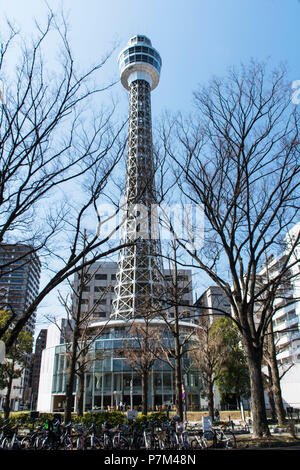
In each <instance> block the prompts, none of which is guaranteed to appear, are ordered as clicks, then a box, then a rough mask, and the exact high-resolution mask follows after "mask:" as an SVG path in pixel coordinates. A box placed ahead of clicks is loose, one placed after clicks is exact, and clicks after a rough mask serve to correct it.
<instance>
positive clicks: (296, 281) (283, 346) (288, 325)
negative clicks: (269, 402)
mask: <svg viewBox="0 0 300 470" xmlns="http://www.w3.org/2000/svg"><path fill="white" fill-rule="evenodd" d="M299 230H300V222H298V223H297V224H296V225H295V226H294V227H293V228H292V229H291V230H290V231H289V232H288V233H287V235H286V238H285V242H286V245H287V250H286V251H283V252H282V253H281V254H280V255H279V256H271V257H269V260H268V264H267V266H266V267H264V268H263V269H262V270H261V272H260V275H261V277H262V278H263V277H264V276H265V275H266V271H267V272H268V276H274V277H275V276H276V274H277V273H278V270H279V269H280V267H281V265H282V262H284V261H285V259H286V256H287V252H289V251H290V244H291V243H293V242H294V240H296V237H297V236H298V234H299ZM289 264H291V265H292V266H291V268H290V272H289V274H288V279H287V282H285V283H284V284H283V285H282V286H281V289H280V295H278V297H277V299H275V302H274V307H275V308H276V311H275V314H274V316H273V331H274V333H275V346H276V349H277V362H278V365H279V372H280V375H283V373H284V372H285V374H284V375H283V378H282V379H281V391H282V396H283V401H284V404H285V405H286V406H289V407H294V408H298V409H299V408H300V396H299V390H300V300H299V299H300V244H299V245H298V246H296V247H295V249H294V251H293V254H292V257H291V258H290V261H289Z"/></svg>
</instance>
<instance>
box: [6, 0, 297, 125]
mask: <svg viewBox="0 0 300 470" xmlns="http://www.w3.org/2000/svg"><path fill="white" fill-rule="evenodd" d="M48 3H49V5H50V6H51V7H52V8H53V9H54V10H55V9H56V8H60V7H61V6H62V7H63V9H64V11H65V13H66V16H67V18H68V22H69V25H70V37H71V43H72V47H73V53H74V56H75V58H76V59H77V60H78V61H79V62H80V63H81V64H82V65H85V64H86V65H88V64H89V63H92V62H96V61H97V60H98V59H99V57H101V56H102V55H103V54H105V52H106V51H108V50H109V49H110V48H111V47H112V45H114V44H119V47H117V48H116V51H115V52H114V54H113V56H112V58H111V60H110V62H109V64H108V66H107V67H106V72H105V73H106V76H107V78H108V79H110V78H118V68H117V63H116V59H117V55H118V52H119V51H120V50H121V49H122V48H123V47H125V45H126V44H127V41H128V39H129V38H130V37H131V36H133V35H135V34H137V33H140V34H146V35H147V36H149V37H150V39H151V40H152V44H153V46H154V47H155V48H157V49H158V51H159V52H160V54H161V57H162V60H163V67H162V74H161V81H160V84H159V87H158V88H157V89H156V90H155V92H154V93H153V96H152V103H153V105H152V108H153V115H154V117H155V116H156V115H157V114H160V113H161V111H163V110H165V109H169V110H175V111H176V110H179V109H180V110H191V109H192V91H193V90H195V89H196V88H197V86H198V84H199V83H207V81H208V80H209V78H210V77H212V76H213V75H221V76H222V75H224V74H225V73H226V69H227V68H228V67H229V66H230V65H238V64H239V63H240V62H247V61H248V60H249V59H250V58H252V57H253V58H256V59H259V60H266V59H269V60H270V63H271V64H273V63H274V65H276V64H278V63H279V62H281V61H284V62H286V64H287V65H288V67H289V73H290V78H291V81H293V80H297V79H300V67H299V44H300V28H299V19H300V2H299V0H184V1H182V0H151V1H150V2H149V1H145V0H84V1H83V0H63V1H58V0H49V2H48ZM0 5H1V16H3V14H4V15H7V16H8V17H9V18H15V20H16V23H17V24H18V25H19V26H20V27H21V28H22V29H24V30H26V31H28V32H30V30H31V28H32V19H33V18H34V17H37V18H38V19H42V18H43V17H44V12H45V10H46V6H45V2H44V1H43V0H26V1H22V0H9V1H8V0H6V1H5V0H4V1H3V0H0ZM114 93H115V94H116V96H117V97H118V98H120V99H123V100H124V103H126V102H127V101H126V100H127V93H126V92H125V91H124V90H122V87H121V85H120V84H119V85H117V86H116V87H115V89H114Z"/></svg>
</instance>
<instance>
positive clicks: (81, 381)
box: [77, 371, 85, 416]
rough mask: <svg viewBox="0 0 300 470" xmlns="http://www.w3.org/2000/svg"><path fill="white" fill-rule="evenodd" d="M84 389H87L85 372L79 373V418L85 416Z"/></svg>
mask: <svg viewBox="0 0 300 470" xmlns="http://www.w3.org/2000/svg"><path fill="white" fill-rule="evenodd" d="M84 389H85V373H84V371H80V373H79V392H78V405H77V415H78V416H83V408H84V406H83V405H84V403H83V401H84Z"/></svg>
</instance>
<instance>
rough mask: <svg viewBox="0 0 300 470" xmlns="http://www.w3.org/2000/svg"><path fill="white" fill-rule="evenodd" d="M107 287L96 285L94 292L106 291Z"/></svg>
mask: <svg viewBox="0 0 300 470" xmlns="http://www.w3.org/2000/svg"><path fill="white" fill-rule="evenodd" d="M105 289H106V288H105V287H103V286H95V287H94V292H103V291H105Z"/></svg>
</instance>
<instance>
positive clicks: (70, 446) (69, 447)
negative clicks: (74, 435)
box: [63, 436, 73, 450]
mask: <svg viewBox="0 0 300 470" xmlns="http://www.w3.org/2000/svg"><path fill="white" fill-rule="evenodd" d="M63 446H64V450H73V441H72V439H71V437H70V436H65V438H64V442H63Z"/></svg>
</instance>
